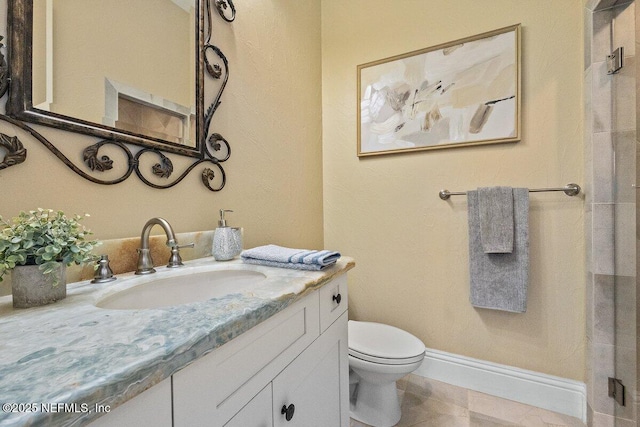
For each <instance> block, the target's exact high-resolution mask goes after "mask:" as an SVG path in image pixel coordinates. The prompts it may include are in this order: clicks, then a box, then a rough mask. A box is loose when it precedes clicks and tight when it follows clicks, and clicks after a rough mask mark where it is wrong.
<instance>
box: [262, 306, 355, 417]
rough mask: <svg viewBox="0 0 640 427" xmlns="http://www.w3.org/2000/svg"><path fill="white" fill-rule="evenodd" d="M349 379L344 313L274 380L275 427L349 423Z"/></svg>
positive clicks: (345, 315) (345, 317)
mask: <svg viewBox="0 0 640 427" xmlns="http://www.w3.org/2000/svg"><path fill="white" fill-rule="evenodd" d="M348 383H349V360H348V342H347V313H344V314H343V315H342V316H340V317H339V318H338V320H336V322H335V323H333V325H332V326H330V327H329V328H328V329H327V331H326V332H325V333H324V334H322V335H320V337H319V338H318V339H317V340H316V341H315V342H314V343H313V344H311V345H310V346H309V347H308V348H307V349H306V350H305V351H304V352H303V353H302V354H300V356H298V357H297V358H296V359H295V360H294V361H293V362H291V364H290V365H289V366H287V368H286V369H285V370H284V371H282V372H281V373H280V375H278V376H277V377H276V378H275V379H274V380H273V411H274V412H273V425H274V427H294V426H298V427H348V426H349V400H348V391H349V384H348ZM291 405H293V410H292V409H291ZM287 409H288V410H289V412H290V415H292V416H291V417H290V420H287V419H286V418H287V414H286V412H287V411H286V410H287ZM283 412H285V413H283Z"/></svg>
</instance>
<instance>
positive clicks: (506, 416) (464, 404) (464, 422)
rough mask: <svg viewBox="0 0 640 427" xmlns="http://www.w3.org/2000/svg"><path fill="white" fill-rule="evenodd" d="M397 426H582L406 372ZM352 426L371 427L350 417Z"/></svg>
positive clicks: (400, 390)
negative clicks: (400, 413) (400, 412)
mask: <svg viewBox="0 0 640 427" xmlns="http://www.w3.org/2000/svg"><path fill="white" fill-rule="evenodd" d="M398 396H399V397H400V402H401V405H402V418H401V419H400V422H399V423H398V424H397V425H396V426H397V427H458V426H460V427H462V426H469V427H494V426H526V427H584V426H585V425H584V423H582V421H580V420H578V419H577V418H573V417H569V416H567V415H562V414H558V413H555V412H550V411H546V410H544V409H540V408H536V407H533V406H528V405H524V404H522V403H518V402H513V401H510V400H506V399H501V398H499V397H494V396H489V395H486V394H482V393H478V392H475V391H472V390H467V389H464V388H460V387H456V386H452V385H449V384H445V383H441V382H438V381H433V380H429V379H426V378H423V377H419V376H417V375H413V374H412V375H409V376H407V377H405V378H404V379H402V380H400V381H398ZM351 427H370V426H368V425H366V424H363V423H360V422H358V421H355V420H351Z"/></svg>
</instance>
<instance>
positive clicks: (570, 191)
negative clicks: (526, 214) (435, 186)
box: [438, 183, 582, 200]
mask: <svg viewBox="0 0 640 427" xmlns="http://www.w3.org/2000/svg"><path fill="white" fill-rule="evenodd" d="M581 190H582V189H581V188H580V186H579V185H578V184H573V183H571V184H567V185H565V186H564V187H561V188H532V189H529V193H540V192H543V191H564V194H566V195H567V196H577V195H578V194H580V191H581ZM438 195H439V196H440V198H441V199H442V200H448V199H449V197H451V196H466V195H467V192H466V191H449V190H440V192H439V193H438Z"/></svg>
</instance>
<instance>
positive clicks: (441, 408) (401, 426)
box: [397, 392, 469, 427]
mask: <svg viewBox="0 0 640 427" xmlns="http://www.w3.org/2000/svg"><path fill="white" fill-rule="evenodd" d="M401 408H402V418H401V419H400V422H399V423H398V424H397V426H398V427H410V426H415V425H418V426H419V425H421V424H422V423H425V422H426V423H429V425H436V424H435V423H436V422H437V423H445V424H437V425H450V424H446V423H451V422H453V423H454V424H452V425H460V423H461V422H462V421H465V420H466V421H465V424H464V425H468V420H469V414H468V411H467V409H466V408H463V407H461V406H457V405H454V404H452V403H450V402H442V401H439V400H436V399H431V398H427V397H425V396H420V395H417V394H413V393H409V392H405V393H404V394H403V396H402V405H401Z"/></svg>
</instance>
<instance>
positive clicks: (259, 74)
mask: <svg viewBox="0 0 640 427" xmlns="http://www.w3.org/2000/svg"><path fill="white" fill-rule="evenodd" d="M4 4H6V3H4ZM2 9H3V10H2V11H0V34H6V29H5V27H4V22H5V21H6V20H5V18H4V17H5V16H6V15H5V10H4V6H3V7H2ZM241 9H242V10H241V12H239V13H238V15H240V14H242V17H241V19H240V18H239V19H237V20H236V21H235V22H234V23H233V24H231V25H228V24H226V23H224V22H223V21H221V20H220V19H219V18H218V17H217V15H214V25H215V30H214V31H215V32H216V44H218V45H219V46H220V47H221V48H222V49H223V51H224V52H225V53H226V55H227V57H228V58H229V62H230V63H231V76H230V79H229V83H228V86H227V91H226V92H225V94H224V95H223V98H222V105H221V106H220V108H219V109H218V112H219V113H217V114H216V117H215V118H214V119H213V125H212V130H213V131H217V132H220V133H221V134H222V135H224V136H225V137H226V138H227V140H228V141H229V142H230V143H231V145H232V150H233V151H232V156H231V159H230V160H229V161H227V162H226V163H225V165H224V166H225V170H226V172H227V185H226V187H225V188H224V189H223V190H222V191H221V192H219V193H213V192H210V191H208V190H207V189H206V188H205V187H204V186H203V185H202V183H201V181H200V173H201V171H202V169H203V168H204V166H201V167H196V168H195V170H194V171H192V172H191V174H190V175H189V176H188V177H187V178H186V179H185V180H184V181H183V182H181V183H180V184H178V185H177V186H175V187H173V188H171V189H169V190H155V189H152V188H149V187H147V186H145V185H144V184H142V183H141V182H140V181H139V180H138V179H137V177H135V175H134V176H132V177H131V178H130V179H129V180H128V181H126V182H124V183H122V184H119V185H114V186H103V185H97V184H93V183H91V182H89V181H86V180H84V179H82V178H81V177H79V176H78V175H76V174H75V173H73V172H72V171H71V170H69V169H68V168H67V167H66V166H65V165H64V164H63V163H62V162H60V161H58V160H57V159H56V158H55V157H54V155H53V154H52V153H51V152H49V151H48V150H47V149H46V148H45V147H44V146H43V145H41V144H40V143H39V142H38V141H36V140H35V139H33V138H32V137H30V136H29V135H27V134H25V133H24V132H22V131H20V130H19V129H17V128H14V127H13V126H10V125H7V124H6V123H5V122H0V133H4V134H8V135H10V136H13V135H18V136H19V138H20V140H21V141H22V142H23V143H24V145H25V147H26V148H27V150H28V156H27V160H26V162H25V163H23V164H21V165H18V166H14V167H11V168H8V169H4V170H0V185H1V188H2V193H1V198H0V200H1V201H0V215H2V216H4V217H11V216H14V215H16V214H17V213H18V212H19V211H20V210H28V209H33V208H36V207H43V208H53V209H62V210H64V211H66V212H69V213H73V212H78V213H82V212H88V213H90V214H91V217H90V218H88V219H87V220H86V225H87V226H89V227H90V228H91V229H92V230H93V231H94V232H95V236H96V237H97V238H99V239H111V238H120V237H132V236H138V235H139V234H140V231H141V229H142V226H143V225H144V223H145V222H146V221H147V220H148V219H149V218H151V217H154V216H163V217H165V218H167V220H169V222H170V223H171V224H172V225H173V226H174V228H175V230H176V232H183V231H196V230H207V229H213V228H214V227H216V226H217V218H218V210H219V209H221V208H226V209H233V210H234V211H235V212H234V213H232V214H229V215H228V219H229V224H230V225H238V226H243V227H244V228H245V243H246V244H245V246H247V247H251V246H256V245H260V244H266V243H278V244H282V245H288V246H293V247H321V246H322V245H323V236H322V197H321V194H322V166H321V164H322V163H321V162H322V149H321V132H322V129H321V101H320V96H321V90H320V84H319V82H320V72H321V60H320V52H321V49H320V18H319V17H320V2H319V1H315V0H314V1H305V2H297V1H296V2H290V1H272V2H265V1H257V0H256V1H253V2H250V1H245V2H243V5H242V8H241ZM292 52H295V55H294V54H292ZM208 82H211V80H208ZM212 90H213V89H211V87H208V92H209V93H207V99H208V100H212V99H213V96H214V94H213V92H212ZM5 99H6V97H5ZM5 99H3V100H2V101H1V102H0V104H1V105H2V108H4V103H5ZM37 129H39V130H40V131H41V132H42V133H43V134H44V135H46V136H47V137H48V138H50V139H51V141H54V142H55V143H56V144H59V145H60V146H62V147H66V148H65V151H66V152H67V153H68V155H69V156H73V157H74V159H75V160H76V161H78V162H80V158H81V150H82V149H83V148H84V147H86V146H87V145H89V144H93V143H94V142H96V140H95V139H93V138H88V137H84V136H81V135H73V134H69V133H65V132H61V131H57V130H54V129H49V128H44V127H37ZM0 155H1V154H0ZM113 158H114V160H116V164H117V163H118V161H119V160H117V158H116V156H115V155H114V156H113ZM173 160H174V162H176V163H179V161H178V159H177V158H176V157H174V158H173ZM183 170H184V169H183V168H182V167H178V166H176V171H175V174H178V173H181V172H182V171H183ZM158 229H159V228H158Z"/></svg>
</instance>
